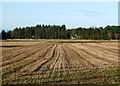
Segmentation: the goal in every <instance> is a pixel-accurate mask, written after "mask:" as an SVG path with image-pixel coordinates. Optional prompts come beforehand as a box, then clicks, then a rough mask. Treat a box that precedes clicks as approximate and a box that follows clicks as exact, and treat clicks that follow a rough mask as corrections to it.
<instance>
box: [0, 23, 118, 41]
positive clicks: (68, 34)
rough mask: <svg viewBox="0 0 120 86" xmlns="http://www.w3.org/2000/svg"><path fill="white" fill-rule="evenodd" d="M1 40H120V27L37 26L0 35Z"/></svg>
mask: <svg viewBox="0 0 120 86" xmlns="http://www.w3.org/2000/svg"><path fill="white" fill-rule="evenodd" d="M0 38H1V39H3V40H4V39H91V40H92V39H94V40H100V39H102V40H108V39H120V26H109V25H108V26H106V27H104V28H103V27H98V28H97V27H89V28H82V27H78V28H74V29H67V28H66V26H65V25H61V26H60V25H44V24H43V25H36V26H32V27H23V28H21V27H17V28H15V29H14V30H9V31H7V32H6V31H5V30H2V31H1V33H0Z"/></svg>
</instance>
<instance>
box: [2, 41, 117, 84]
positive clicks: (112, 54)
mask: <svg viewBox="0 0 120 86" xmlns="http://www.w3.org/2000/svg"><path fill="white" fill-rule="evenodd" d="M2 44H3V45H2V55H3V58H2V67H1V69H2V83H3V84H41V83H68V84H70V83H71V84H72V83H75V84H76V83H80V84H85V83H88V84H90V83H92V84H96V83H111V84H114V83H118V81H117V80H118V74H119V73H118V57H119V56H118V50H119V48H118V47H119V45H118V42H117V41H115V42H114V41H112V42H111V41H97V42H96V41H81V42H80V41H75V42H74V41H37V42H35V41H34V42H32V41H29V42H26V41H25V42H20V41H19V42H17V41H14V42H12V41H9V42H7V41H6V42H5V41H4V42H2Z"/></svg>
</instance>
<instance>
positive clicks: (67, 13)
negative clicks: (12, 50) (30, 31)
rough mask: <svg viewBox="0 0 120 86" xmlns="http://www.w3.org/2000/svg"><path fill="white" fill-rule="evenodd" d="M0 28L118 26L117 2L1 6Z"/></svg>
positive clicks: (21, 3) (42, 3) (6, 4)
mask: <svg viewBox="0 0 120 86" xmlns="http://www.w3.org/2000/svg"><path fill="white" fill-rule="evenodd" d="M1 15H2V23H1V24H0V25H2V28H3V29H5V30H12V29H14V28H15V27H26V26H35V25H37V24H45V25H46V24H47V25H48V24H51V25H53V24H55V25H62V24H65V25H66V26H67V28H75V27H91V26H97V27H100V26H107V25H117V24H118V3H117V2H3V3H2V14H0V16H1Z"/></svg>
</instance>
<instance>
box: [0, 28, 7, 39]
mask: <svg viewBox="0 0 120 86" xmlns="http://www.w3.org/2000/svg"><path fill="white" fill-rule="evenodd" d="M0 39H2V40H6V39H7V33H6V32H5V30H2V31H1V33H0Z"/></svg>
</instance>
